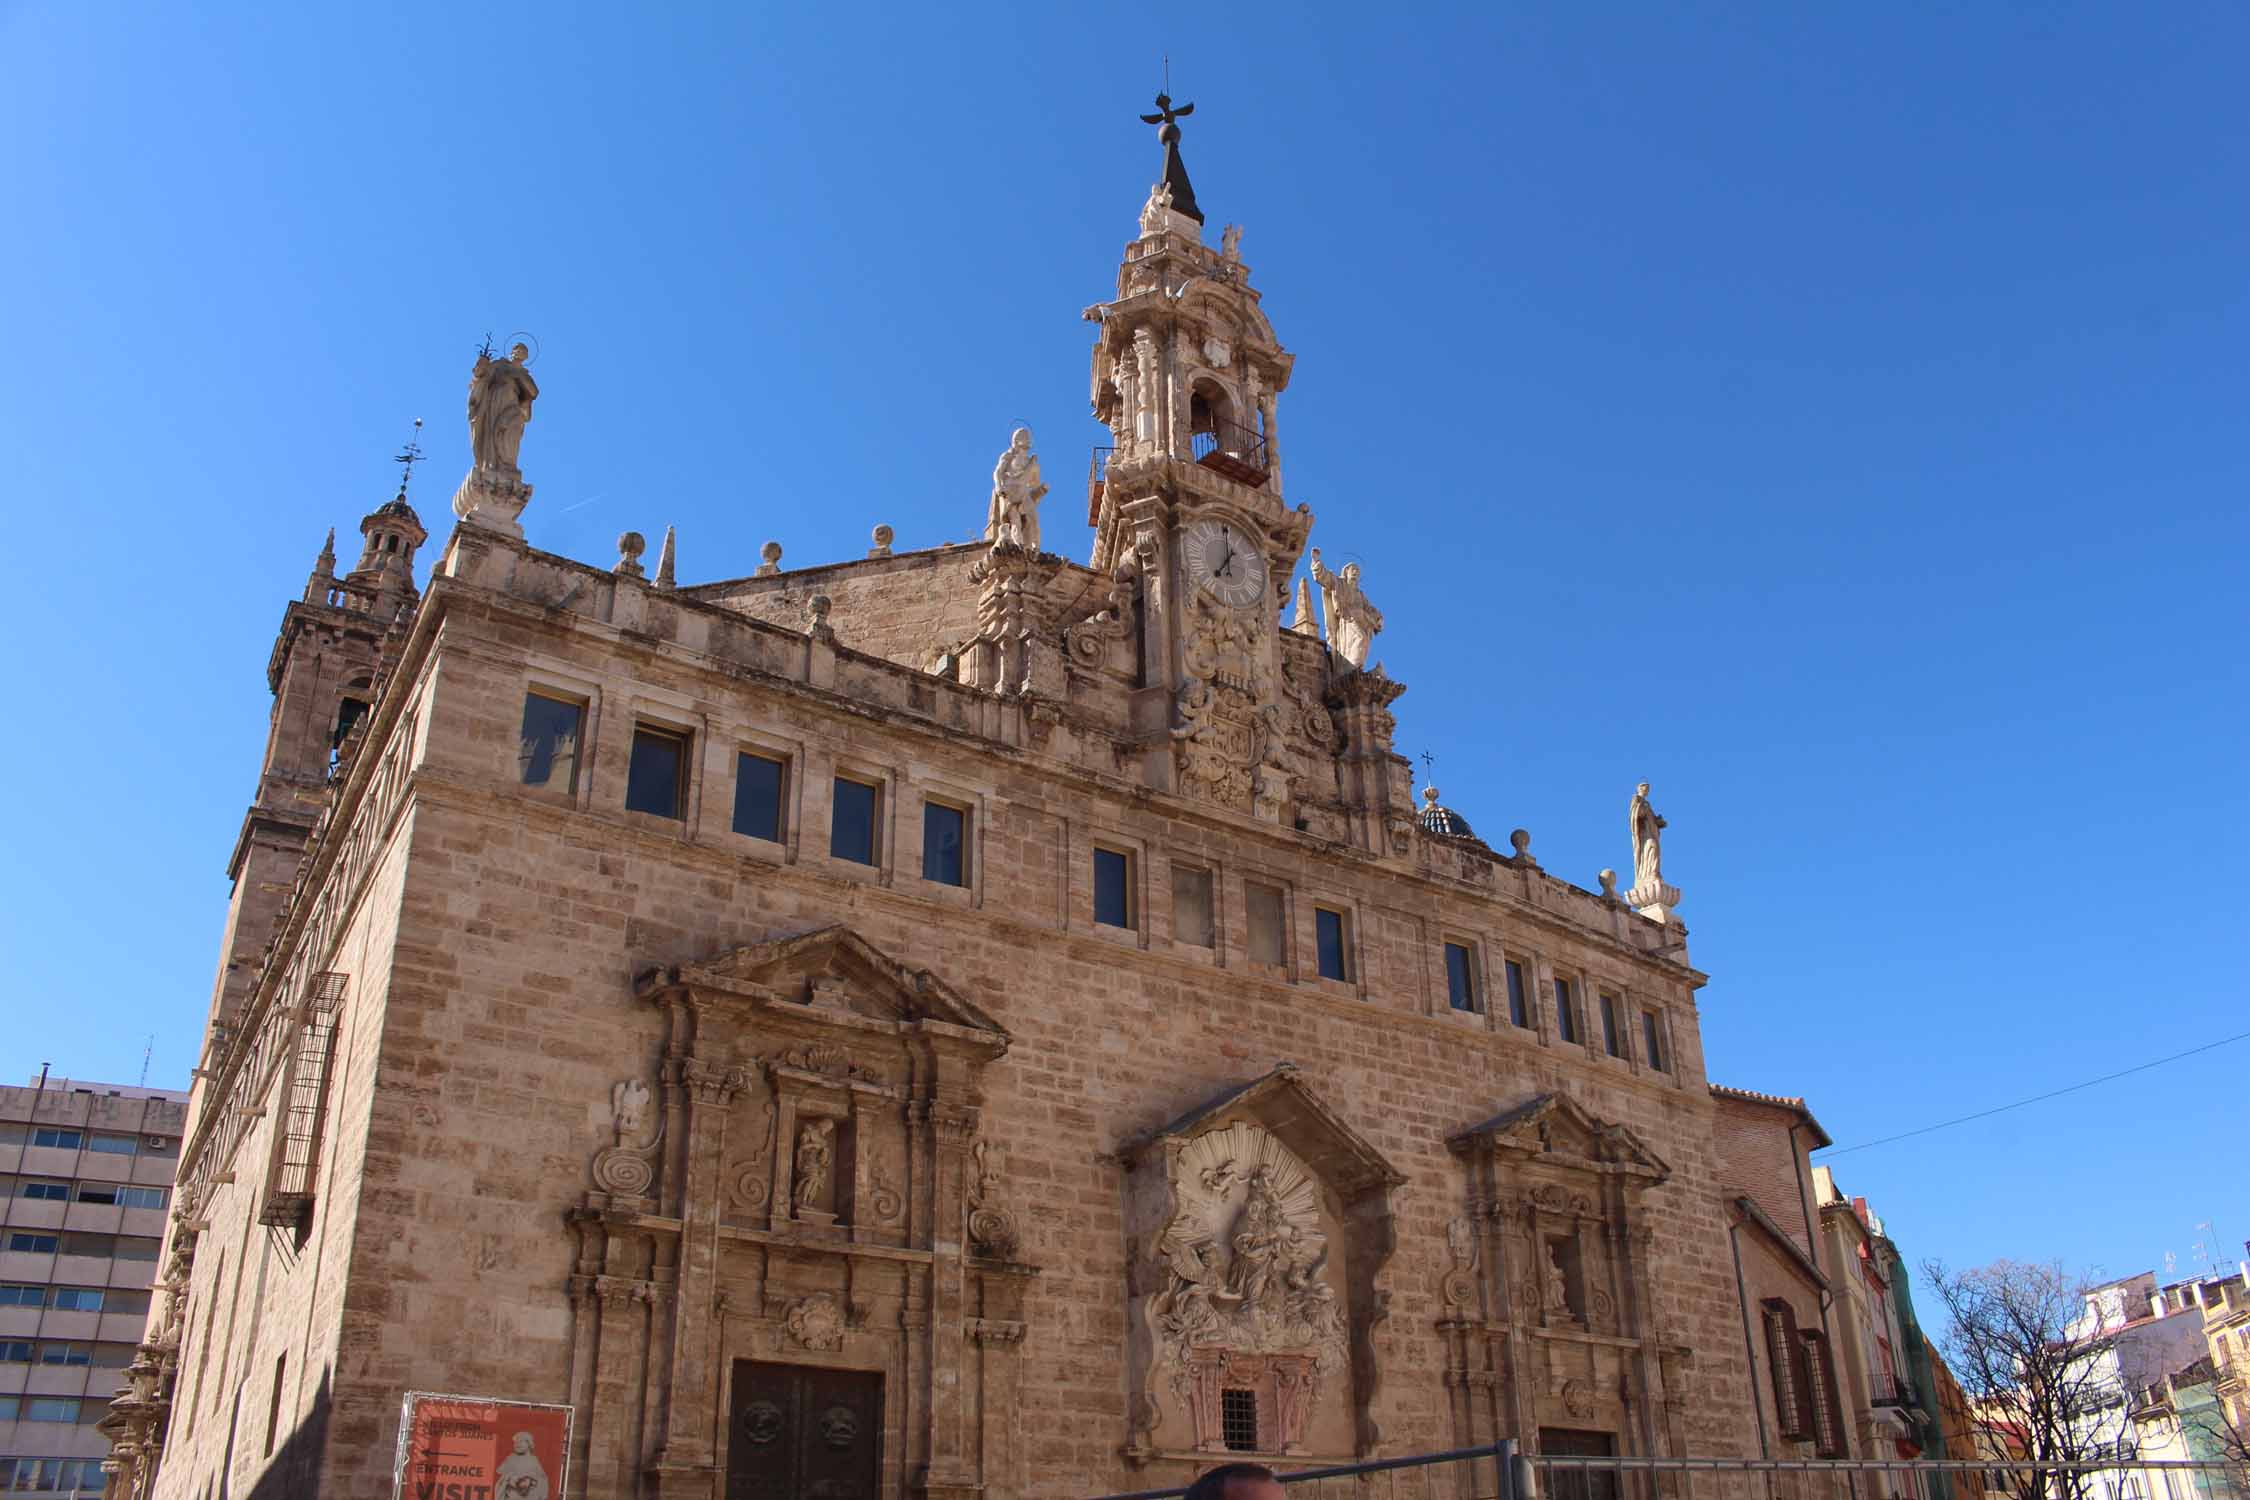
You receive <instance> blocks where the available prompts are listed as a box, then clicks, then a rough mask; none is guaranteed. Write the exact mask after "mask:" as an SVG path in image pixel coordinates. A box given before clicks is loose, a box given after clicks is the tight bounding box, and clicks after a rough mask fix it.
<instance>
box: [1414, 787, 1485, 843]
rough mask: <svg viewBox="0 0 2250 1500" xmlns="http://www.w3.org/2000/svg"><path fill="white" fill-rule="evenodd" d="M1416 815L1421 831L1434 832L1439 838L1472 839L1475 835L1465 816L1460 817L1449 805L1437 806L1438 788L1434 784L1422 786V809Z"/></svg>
mask: <svg viewBox="0 0 2250 1500" xmlns="http://www.w3.org/2000/svg"><path fill="white" fill-rule="evenodd" d="M1416 816H1417V820H1418V821H1419V822H1420V823H1421V825H1422V831H1423V832H1425V833H1430V834H1434V835H1436V836H1437V837H1439V838H1441V839H1473V838H1475V837H1476V834H1475V832H1473V831H1472V830H1471V829H1470V827H1469V820H1468V819H1467V818H1464V817H1462V816H1461V815H1460V814H1459V813H1457V812H1455V811H1454V810H1453V809H1452V808H1450V807H1440V806H1438V789H1437V788H1436V787H1434V786H1426V787H1424V788H1422V811H1421V812H1420V813H1419V814H1417V815H1416Z"/></svg>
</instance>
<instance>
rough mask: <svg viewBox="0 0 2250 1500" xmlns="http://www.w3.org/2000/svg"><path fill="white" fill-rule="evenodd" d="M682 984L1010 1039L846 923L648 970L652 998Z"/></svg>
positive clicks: (949, 989) (956, 995)
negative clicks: (932, 1024) (692, 961)
mask: <svg viewBox="0 0 2250 1500" xmlns="http://www.w3.org/2000/svg"><path fill="white" fill-rule="evenodd" d="M682 987H684V988H687V989H689V990H691V991H707V992H718V993H724V994H732V995H737V996H741V997H745V998H748V999H751V1000H753V1001H755V1002H760V1003H765V1004H780V1005H795V1006H802V1007H804V1008H805V1009H806V1010H808V1011H811V1012H814V1013H819V1012H824V1011H825V1012H828V1013H830V1014H832V1015H840V1016H852V1017H857V1018H859V1019H861V1020H867V1021H877V1022H890V1023H894V1024H904V1023H921V1022H936V1023H938V1024H940V1025H945V1026H957V1027H960V1028H962V1029H963V1030H966V1031H970V1032H977V1033H983V1034H984V1035H985V1036H986V1037H987V1038H988V1039H989V1040H991V1041H995V1042H997V1043H999V1044H1000V1045H1002V1046H1005V1045H1006V1044H1007V1041H1008V1033H1007V1032H1006V1031H1005V1030H1004V1029H1003V1028H1002V1027H1001V1025H1000V1023H999V1022H997V1021H995V1020H993V1019H992V1017H990V1016H988V1015H986V1014H985V1013H984V1012H983V1011H982V1010H980V1009H978V1008H977V1006H976V1005H975V1004H974V1003H973V1002H971V1001H970V1000H969V999H968V997H966V996H965V995H963V994H961V993H960V991H958V990H956V989H954V988H953V986H951V985H949V984H947V983H946V982H945V981H944V980H942V979H940V978H939V977H938V976H937V975H936V974H934V973H932V972H931V971H930V970H928V969H917V968H912V967H910V966H908V965H906V964H904V963H901V962H899V961H898V960H897V959H895V958H892V957H891V956H890V955H889V954H887V953H884V952H883V951H882V950H881V949H879V948H877V947H876V946H875V945H874V944H872V943H870V942H868V941H867V939H865V938H863V937H861V936H860V935H859V934H858V933H856V932H854V931H852V930H851V929H850V928H849V927H843V926H835V927H822V928H818V929H815V930H814V931H812V932H806V933H800V934H798V935H797V936H795V937H785V938H773V939H770V940H768V941H766V942H762V943H751V944H748V945H746V946H744V947H740V948H735V949H732V950H730V951H728V952H725V953H722V954H719V955H717V956H716V957H713V958H709V959H706V960H704V961H703V962H701V963H693V964H682V965H680V967H678V968H677V969H670V970H662V971H658V972H656V973H653V974H650V975H647V976H645V977H644V978H643V980H642V981H641V984H640V990H641V993H642V994H643V995H644V996H648V997H653V996H654V995H656V994H658V993H661V992H664V991H668V990H673V989H677V988H682Z"/></svg>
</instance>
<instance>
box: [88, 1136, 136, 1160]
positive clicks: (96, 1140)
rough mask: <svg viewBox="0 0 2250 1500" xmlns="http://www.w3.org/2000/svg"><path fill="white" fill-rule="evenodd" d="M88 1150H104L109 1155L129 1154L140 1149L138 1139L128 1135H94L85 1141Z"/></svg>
mask: <svg viewBox="0 0 2250 1500" xmlns="http://www.w3.org/2000/svg"><path fill="white" fill-rule="evenodd" d="M86 1149H87V1150H89V1151H101V1152H106V1153H107V1154H109V1155H111V1156H131V1155H132V1154H133V1153H135V1152H136V1151H139V1150H140V1149H141V1143H140V1139H139V1138H138V1137H137V1136H130V1135H96V1136H93V1137H91V1138H89V1139H88V1140H87V1142H86Z"/></svg>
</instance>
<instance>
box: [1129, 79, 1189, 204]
mask: <svg viewBox="0 0 2250 1500" xmlns="http://www.w3.org/2000/svg"><path fill="white" fill-rule="evenodd" d="M1156 109H1157V112H1156V113H1155V114H1153V115H1142V116H1141V119H1142V120H1143V121H1145V122H1146V123H1148V124H1150V125H1154V126H1157V127H1158V129H1157V132H1156V138H1157V139H1158V140H1160V141H1162V142H1163V143H1164V185H1165V186H1166V187H1168V188H1170V189H1171V190H1172V212H1174V213H1176V214H1186V215H1187V216H1188V217H1189V218H1191V219H1193V220H1195V222H1196V223H1198V224H1200V223H1202V222H1203V210H1202V209H1200V208H1197V207H1196V206H1195V186H1194V184H1192V183H1190V182H1189V181H1188V174H1187V163H1185V162H1183V161H1181V160H1180V126H1179V121H1180V120H1181V119H1182V118H1183V117H1184V116H1187V115H1192V114H1194V113H1195V106H1194V105H1192V104H1182V105H1178V106H1176V107H1175V106H1174V105H1173V103H1172V96H1171V95H1170V94H1158V95H1157V96H1156Z"/></svg>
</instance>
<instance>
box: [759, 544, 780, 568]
mask: <svg viewBox="0 0 2250 1500" xmlns="http://www.w3.org/2000/svg"><path fill="white" fill-rule="evenodd" d="M758 556H760V557H762V558H764V559H765V560H766V561H767V562H770V563H777V562H780V561H781V543H779V542H768V543H766V544H765V545H764V546H763V547H760V548H759V549H758Z"/></svg>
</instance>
